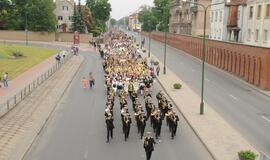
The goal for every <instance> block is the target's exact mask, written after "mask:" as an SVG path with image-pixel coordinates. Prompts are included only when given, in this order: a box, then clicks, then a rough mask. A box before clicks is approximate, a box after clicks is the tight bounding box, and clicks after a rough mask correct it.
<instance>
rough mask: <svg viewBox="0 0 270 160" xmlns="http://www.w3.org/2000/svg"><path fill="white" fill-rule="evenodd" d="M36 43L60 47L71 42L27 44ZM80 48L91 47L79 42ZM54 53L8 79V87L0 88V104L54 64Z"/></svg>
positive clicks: (89, 48) (68, 45)
mask: <svg viewBox="0 0 270 160" xmlns="http://www.w3.org/2000/svg"><path fill="white" fill-rule="evenodd" d="M7 42H9V43H11V42H15V43H24V41H7ZM31 43H32V44H38V45H54V46H61V47H67V48H69V47H70V46H71V45H72V43H70V42H68V43H66V42H38V41H37V42H32V41H31V42H29V44H30V45H31ZM80 48H81V50H83V51H88V50H89V51H90V50H92V48H91V47H90V46H89V44H80ZM54 57H55V55H53V56H51V57H50V58H48V59H46V60H44V61H43V62H41V63H39V64H37V65H35V66H33V67H32V68H30V69H29V70H28V71H26V72H24V73H22V74H21V75H19V76H18V77H16V78H15V79H13V80H11V81H9V87H8V88H4V87H2V88H0V105H2V104H4V103H6V101H7V99H8V98H10V97H11V96H13V95H14V94H15V93H17V92H19V91H20V90H22V89H23V88H24V87H26V86H27V85H28V84H29V83H30V82H32V81H33V80H35V79H36V78H37V77H39V76H40V75H41V74H42V73H44V72H45V71H47V70H48V69H50V68H51V67H52V66H53V65H54V64H55V58H54Z"/></svg>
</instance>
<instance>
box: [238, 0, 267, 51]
mask: <svg viewBox="0 0 270 160" xmlns="http://www.w3.org/2000/svg"><path fill="white" fill-rule="evenodd" d="M245 18H246V25H244V34H243V39H244V43H246V44H250V45H255V46H263V47H270V0H248V1H247V9H246V15H245Z"/></svg>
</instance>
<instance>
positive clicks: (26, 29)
mask: <svg viewBox="0 0 270 160" xmlns="http://www.w3.org/2000/svg"><path fill="white" fill-rule="evenodd" d="M27 7H28V4H26V5H25V45H27V46H28V17H27Z"/></svg>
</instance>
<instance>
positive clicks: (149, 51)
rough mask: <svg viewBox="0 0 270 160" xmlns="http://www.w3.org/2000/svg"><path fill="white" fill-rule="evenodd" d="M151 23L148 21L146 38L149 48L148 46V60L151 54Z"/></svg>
mask: <svg viewBox="0 0 270 160" xmlns="http://www.w3.org/2000/svg"><path fill="white" fill-rule="evenodd" d="M150 26H151V22H150V21H148V27H149V28H148V29H149V36H148V38H149V46H148V58H149V57H150V54H151V27H150Z"/></svg>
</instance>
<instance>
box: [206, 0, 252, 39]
mask: <svg viewBox="0 0 270 160" xmlns="http://www.w3.org/2000/svg"><path fill="white" fill-rule="evenodd" d="M222 2H224V3H222ZM216 3H222V4H218V5H213V6H211V13H210V19H211V20H210V21H211V22H210V23H211V34H210V38H211V39H215V40H222V41H232V42H243V41H244V40H243V33H244V26H245V24H246V18H245V16H246V9H247V7H246V0H231V2H230V3H226V2H225V1H224V0H213V1H212V4H216Z"/></svg>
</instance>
